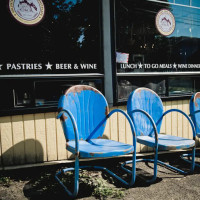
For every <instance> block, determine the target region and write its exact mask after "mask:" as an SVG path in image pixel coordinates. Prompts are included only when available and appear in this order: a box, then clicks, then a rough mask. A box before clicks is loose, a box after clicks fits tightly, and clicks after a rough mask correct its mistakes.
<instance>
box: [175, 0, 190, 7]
mask: <svg viewBox="0 0 200 200" xmlns="http://www.w3.org/2000/svg"><path fill="white" fill-rule="evenodd" d="M175 3H177V4H182V5H187V6H189V5H190V0H175Z"/></svg>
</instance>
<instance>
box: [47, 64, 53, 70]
mask: <svg viewBox="0 0 200 200" xmlns="http://www.w3.org/2000/svg"><path fill="white" fill-rule="evenodd" d="M46 67H47V70H48V69H50V70H52V69H51V67H52V64H50V63H49V62H48V64H46Z"/></svg>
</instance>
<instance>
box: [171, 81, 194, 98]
mask: <svg viewBox="0 0 200 200" xmlns="http://www.w3.org/2000/svg"><path fill="white" fill-rule="evenodd" d="M168 84H169V95H170V96H174V95H176V96H178V95H183V94H185V95H187V94H190V95H191V94H193V93H194V81H193V78H191V77H181V78H178V77H173V78H169V83H168Z"/></svg>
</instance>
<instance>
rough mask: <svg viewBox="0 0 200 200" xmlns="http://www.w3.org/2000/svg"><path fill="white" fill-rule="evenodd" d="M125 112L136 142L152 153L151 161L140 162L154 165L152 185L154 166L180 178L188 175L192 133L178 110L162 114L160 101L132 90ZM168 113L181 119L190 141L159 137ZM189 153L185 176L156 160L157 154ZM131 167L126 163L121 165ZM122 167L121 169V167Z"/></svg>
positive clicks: (149, 92)
mask: <svg viewBox="0 0 200 200" xmlns="http://www.w3.org/2000/svg"><path fill="white" fill-rule="evenodd" d="M127 111H128V114H129V116H130V117H131V119H132V121H133V124H134V128H135V131H136V137H137V142H139V143H141V144H143V145H146V146H149V147H153V148H154V151H155V155H154V156H155V157H154V159H140V160H137V161H138V162H141V161H149V162H154V175H153V177H152V179H151V180H148V181H147V182H153V181H155V180H156V176H157V163H160V164H161V165H165V166H167V167H168V168H171V169H173V170H175V171H177V172H180V173H182V174H188V173H192V172H193V171H194V166H195V129H194V125H193V122H192V121H191V119H190V118H189V117H188V116H187V115H186V114H185V113H184V112H183V111H181V110H178V109H170V110H167V111H166V112H163V104H162V101H161V99H160V97H159V96H158V95H157V94H156V93H155V92H154V91H152V90H150V89H148V88H138V89H136V90H134V91H133V92H132V93H131V94H130V96H129V99H128V103H127ZM170 112H179V113H181V114H182V115H183V116H185V117H186V118H187V119H188V121H189V122H190V125H191V127H192V131H193V139H186V138H183V137H177V136H172V135H165V134H160V128H161V124H162V119H163V117H164V116H165V115H166V114H168V113H170ZM190 148H191V149H192V163H191V167H190V170H189V172H186V171H183V170H181V169H178V168H176V167H173V166H171V165H168V164H166V163H164V162H162V161H159V160H158V150H165V151H166V150H176V149H190ZM128 163H131V161H127V162H126V163H125V164H128ZM123 167H124V166H123ZM127 171H128V169H127Z"/></svg>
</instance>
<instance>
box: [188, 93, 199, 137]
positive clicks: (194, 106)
mask: <svg viewBox="0 0 200 200" xmlns="http://www.w3.org/2000/svg"><path fill="white" fill-rule="evenodd" d="M199 110H200V92H197V93H195V94H194V95H193V96H192V97H191V99H190V115H191V118H192V121H193V123H194V126H195V129H196V132H197V133H200V112H197V111H199Z"/></svg>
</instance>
